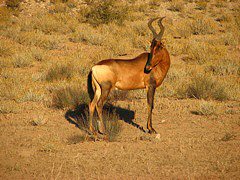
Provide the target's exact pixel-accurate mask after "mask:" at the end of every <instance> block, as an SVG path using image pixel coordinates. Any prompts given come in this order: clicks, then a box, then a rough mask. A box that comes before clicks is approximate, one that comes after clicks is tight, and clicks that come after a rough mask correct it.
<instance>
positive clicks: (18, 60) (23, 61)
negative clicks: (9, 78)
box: [12, 52, 33, 68]
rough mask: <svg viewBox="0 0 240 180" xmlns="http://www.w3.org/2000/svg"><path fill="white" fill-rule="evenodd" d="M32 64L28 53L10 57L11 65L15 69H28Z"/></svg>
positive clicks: (31, 58)
mask: <svg viewBox="0 0 240 180" xmlns="http://www.w3.org/2000/svg"><path fill="white" fill-rule="evenodd" d="M32 62H33V57H32V56H31V54H30V53H28V52H25V53H18V54H15V55H14V56H13V57H12V64H13V67H15V68H24V67H30V66H31V65H32Z"/></svg>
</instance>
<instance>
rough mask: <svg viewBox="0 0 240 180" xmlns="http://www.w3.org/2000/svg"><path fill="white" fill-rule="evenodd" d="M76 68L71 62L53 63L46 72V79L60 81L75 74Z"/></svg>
mask: <svg viewBox="0 0 240 180" xmlns="http://www.w3.org/2000/svg"><path fill="white" fill-rule="evenodd" d="M73 71H74V68H73V66H72V65H70V64H55V65H52V66H51V67H50V68H49V69H48V70H47V73H46V81H48V82H53V81H60V80H65V79H70V78H71V77H72V76H73Z"/></svg>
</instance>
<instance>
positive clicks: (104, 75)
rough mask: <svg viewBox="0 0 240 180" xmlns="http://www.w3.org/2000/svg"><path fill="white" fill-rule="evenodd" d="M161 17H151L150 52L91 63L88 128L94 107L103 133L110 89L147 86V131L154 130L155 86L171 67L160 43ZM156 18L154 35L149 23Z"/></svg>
mask: <svg viewBox="0 0 240 180" xmlns="http://www.w3.org/2000/svg"><path fill="white" fill-rule="evenodd" d="M163 18H164V17H162V18H154V19H150V20H149V22H148V27H149V29H150V30H151V31H152V33H153V40H152V43H151V49H150V53H147V52H145V53H142V54H140V55H139V56H137V57H136V58H134V59H107V60H102V61H100V62H98V63H97V64H96V65H94V66H93V67H92V69H91V71H90V73H89V75H88V93H89V96H90V99H91V102H90V104H89V113H90V118H89V125H90V131H92V132H93V131H94V128H93V125H92V119H93V114H94V111H95V107H96V109H97V112H98V116H99V119H100V121H99V120H98V131H99V133H104V132H105V127H104V124H103V119H102V109H103V105H104V103H105V101H106V99H107V97H108V94H109V92H110V91H111V90H112V89H120V90H133V89H143V88H146V89H147V103H148V121H147V129H148V131H149V133H156V131H155V130H154V129H153V127H152V110H153V100H154V93H155V89H156V88H157V87H158V86H160V85H161V84H162V82H163V80H164V78H165V76H166V74H167V72H168V69H169V67H170V57H169V53H168V51H167V49H166V48H165V47H164V45H163V44H162V42H161V39H162V36H163V33H164V27H163V25H162V19H163ZM157 19H159V20H158V25H159V27H160V29H161V30H160V32H159V33H158V34H157V33H156V31H155V29H154V28H153V26H152V23H153V21H155V20H157Z"/></svg>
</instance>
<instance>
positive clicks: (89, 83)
mask: <svg viewBox="0 0 240 180" xmlns="http://www.w3.org/2000/svg"><path fill="white" fill-rule="evenodd" d="M87 87H88V95H89V98H90V100H91V101H92V100H93V98H94V90H93V86H92V71H90V72H89V74H88V81H87Z"/></svg>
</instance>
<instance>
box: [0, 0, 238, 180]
mask: <svg viewBox="0 0 240 180" xmlns="http://www.w3.org/2000/svg"><path fill="white" fill-rule="evenodd" d="M95 1H96V2H95ZM106 2H107V3H102V1H101V0H94V1H92V0H68V1H67V0H24V1H21V0H14V1H11V0H0V180H6V179H11V180H12V179H144V180H145V179H227V180H228V179H239V178H240V94H239V91H240V63H239V62H240V61H239V57H240V43H239V42H240V33H239V32H240V31H239V30H240V19H239V12H240V6H239V2H238V1H237V0H227V1H226V0H204V1H199V0H171V1H170V0H147V1H142V0H126V1H114V0H108V1H106ZM95 9H100V10H99V11H95ZM159 16H161V17H162V16H166V18H165V19H164V22H163V24H164V26H165V32H164V36H163V43H164V45H165V47H166V48H167V49H168V51H169V53H170V57H171V62H172V63H171V67H170V70H169V72H168V74H167V76H166V79H165V80H164V82H163V84H162V85H161V87H159V88H158V89H157V91H156V95H155V108H154V111H153V127H154V128H155V130H156V131H157V132H158V134H148V133H145V132H144V131H145V130H146V125H147V102H146V101H147V100H146V95H145V94H146V92H143V91H141V90H140V91H131V92H130V93H128V94H125V95H126V96H124V94H123V97H122V98H121V97H120V98H117V99H116V100H115V101H113V100H111V101H110V102H111V103H112V110H113V111H112V112H111V113H112V114H113V115H115V114H117V115H118V116H119V118H118V121H117V122H119V124H120V126H121V128H120V132H119V134H118V135H117V136H116V138H115V139H113V140H111V141H110V140H107V138H95V137H94V136H92V135H89V134H87V133H86V129H83V128H82V126H81V125H82V124H83V123H82V120H83V119H86V118H87V116H86V115H87V114H88V108H87V102H86V101H85V100H86V99H87V98H86V95H87V87H86V84H87V83H86V82H87V81H86V78H87V75H88V72H89V70H90V68H91V67H92V66H93V64H94V63H96V62H98V61H100V60H103V59H108V58H134V57H136V56H137V55H139V54H140V53H143V52H149V50H150V49H149V48H150V42H151V40H152V34H151V31H150V30H149V28H148V26H147V22H148V21H149V19H150V18H153V17H159ZM154 27H156V29H157V30H158V29H159V28H158V25H157V22H155V24H154ZM120 96H121V94H120ZM80 102H83V103H80ZM79 103H80V104H79ZM76 104H79V105H78V107H77V108H75V109H74V108H70V107H74V106H76ZM111 113H110V115H112V114H111ZM110 117H111V116H110ZM114 117H115V118H116V116H114ZM113 120H114V119H113ZM112 127H113V126H112ZM115 127H116V126H115Z"/></svg>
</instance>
